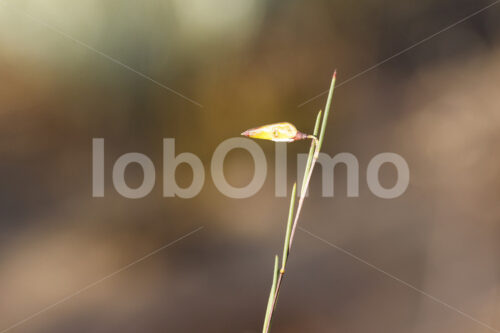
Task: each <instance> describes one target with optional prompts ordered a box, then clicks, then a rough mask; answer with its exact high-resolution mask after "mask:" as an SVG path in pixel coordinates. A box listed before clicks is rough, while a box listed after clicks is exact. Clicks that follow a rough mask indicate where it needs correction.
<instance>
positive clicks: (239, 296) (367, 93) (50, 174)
mask: <svg viewBox="0 0 500 333" xmlns="http://www.w3.org/2000/svg"><path fill="white" fill-rule="evenodd" d="M1 1H2V2H1V3H0V77H1V79H0V180H1V182H0V331H2V330H5V329H7V328H9V327H11V325H15V324H16V323H19V322H20V321H21V320H23V319H25V318H26V317H29V316H30V315H32V314H34V313H37V312H38V311H40V310H42V309H45V308H46V307H47V306H50V305H51V304H54V303H55V302H58V301H59V300H61V299H64V298H65V297H66V296H68V295H71V294H73V293H74V292H76V291H78V290H80V289H81V288H84V287H86V286H88V285H89V284H91V283H93V282H95V281H98V280H99V279H101V278H102V277H104V276H107V275H108V274H110V273H113V272H114V271H116V270H117V269H119V268H121V267H123V266H125V265H128V264H130V263H131V262H133V261H135V260H137V259H138V258H141V257H142V256H144V255H145V254H148V253H150V252H151V251H153V250H155V249H157V248H159V247H161V246H163V245H165V244H167V243H169V242H171V241H173V240H175V239H177V238H178V237H181V236H183V235H185V234H187V233H189V232H191V231H192V230H194V229H196V228H198V227H202V226H203V227H204V229H203V230H201V231H199V232H197V233H195V234H193V235H191V236H190V237H187V238H186V239H183V240H182V241H180V242H178V243H176V244H174V245H172V246H171V247H169V248H167V249H165V250H164V251H162V252H159V253H157V254H156V255H154V256H152V257H150V258H148V259H147V260H144V261H143V262H140V263H138V264H137V265H134V266H133V267H130V268H129V269H128V270H126V271H123V272H121V273H120V274H117V275H115V276H113V277H111V278H109V279H107V280H105V281H102V282H101V283H98V284H96V285H95V286H93V287H92V288H90V289H88V290H85V291H84V292H82V293H80V294H78V295H76V296H75V297H73V298H71V299H69V300H67V301H66V302H64V303H62V304H59V305H58V306H55V307H53V308H51V309H49V311H46V312H44V313H41V314H39V315H38V316H36V317H34V318H32V319H30V320H29V321H26V322H24V323H22V325H19V326H17V327H15V328H13V329H12V330H10V331H12V332H242V333H250V332H260V330H261V324H262V320H263V315H264V310H265V305H266V301H267V296H268V291H269V286H270V283H271V270H272V261H273V255H274V254H275V253H280V252H281V248H282V238H283V233H284V223H285V218H286V214H287V209H288V199H286V198H275V196H274V176H273V175H274V168H273V163H274V145H273V144H272V143H269V142H258V143H259V145H260V146H261V147H262V148H263V149H264V151H265V152H266V155H267V157H268V167H269V177H268V180H267V182H266V184H265V186H264V188H263V189H262V190H261V191H260V192H259V194H258V195H256V196H254V197H251V198H249V199H242V200H235V199H230V198H227V197H225V196H224V195H222V194H221V193H220V192H218V191H217V189H216V188H215V186H214V185H213V183H212V181H211V177H210V168H209V166H210V159H211V156H212V153H213V151H214V150H215V148H216V147H217V145H218V144H219V143H220V142H222V141H223V140H225V139H227V138H230V137H234V136H238V135H239V133H240V132H241V131H243V130H245V129H247V128H250V127H254V126H256V125H260V124H265V123H270V122H275V121H284V120H286V121H291V122H293V123H294V124H296V125H297V126H298V127H299V128H300V129H303V130H304V131H310V130H311V127H312V125H313V123H314V118H315V115H316V112H317V111H318V110H319V109H320V108H322V107H323V106H324V102H325V96H322V97H321V98H318V99H316V100H314V101H312V102H310V103H308V104H306V105H304V106H302V107H300V108H298V107H297V105H299V104H301V103H302V102H304V101H306V100H308V99H309V98H311V97H313V96H315V95H316V94H318V93H320V92H322V91H324V90H326V89H327V88H328V85H329V80H330V75H331V73H332V71H333V69H334V68H337V69H338V70H339V78H338V82H339V83H341V82H343V81H345V80H347V79H349V78H350V77H352V76H354V75H355V74H357V73H359V72H361V71H363V70H365V69H366V68H369V67H370V66H372V65H374V64H376V63H378V62H380V61H382V60H384V59H386V58H388V57H390V56H392V55H394V54H395V53H397V52H398V51H400V50H402V49H405V48H406V47H408V46H411V45H413V44H414V43H416V42H418V41H420V40H422V39H423V38H425V37H427V36H429V35H431V34H433V33H436V32H437V31H439V30H441V29H443V28H445V27H447V26H449V25H450V24H452V23H455V22H457V21H458V20H460V19H462V18H463V17H466V16H467V15H469V14H471V13H473V12H475V11H477V10H479V9H481V8H483V7H485V6H487V5H488V4H489V3H490V2H489V1H479V0H476V1H470V0H469V1H465V0H464V1H462V0H460V1H458V0H455V1H451V0H442V1H419V2H415V1H394V0H390V1H366V0H363V1H358V2H347V1H279V0H274V1H264V0H255V1H242V0H236V1H235V0H214V1H204V0H189V1H186V0H172V1H153V0H145V1H129V2H126V1H114V0H113V1H95V0H94V1H83V2H68V1H62V0H49V1H40V0H37V1H35V0H31V1H28V0H26V1H23V0H17V1H12V0H1ZM499 46H500V4H499V5H497V6H493V7H491V8H490V9H488V10H486V11H484V12H482V13H479V14H478V15H476V16H474V17H472V18H470V19H468V20H467V21H465V22H463V23H461V24H459V25H457V26H455V27H453V28H452V29H450V30H448V31H445V32H443V33H442V34H440V35H438V36H436V37H435V38H432V39H430V40H429V41H427V42H425V43H423V44H421V45H419V46H417V47H415V48H413V49H412V50H409V51H408V52H406V53H404V54H401V55H399V56H398V57H396V58H394V59H392V60H390V61H388V62H387V63H385V64H383V65H382V66H379V67H377V68H376V69H374V70H372V71H370V72H368V73H366V74H365V75H363V76H360V77H358V78H356V79H354V80H352V81H350V82H349V83H346V84H345V85H342V86H341V87H339V88H338V89H337V90H336V94H335V98H334V108H333V112H332V114H331V117H330V122H329V126H328V132H327V136H326V140H325V144H324V146H323V151H324V152H326V153H328V154H330V155H332V156H333V155H335V154H336V153H339V152H351V153H353V154H355V155H356V156H357V158H358V159H359V161H360V176H361V181H360V197H359V198H347V196H346V191H345V186H346V181H345V179H346V174H345V168H343V167H342V166H340V167H339V168H337V169H336V172H335V179H336V183H335V197H334V198H321V187H320V184H321V179H320V172H319V171H318V170H317V172H316V174H315V177H313V181H312V187H311V196H310V197H309V199H308V200H307V201H306V204H305V207H304V211H303V216H302V218H301V226H303V227H304V228H306V229H307V230H309V231H310V232H312V233H315V234H316V235H319V236H320V237H322V238H324V239H325V240H327V241H329V242H332V243H334V244H336V245H338V246H341V247H342V248H344V249H346V250H348V251H350V252H352V253H353V254H355V255H357V256H359V257H360V258H362V259H363V260H366V261H367V262H369V263H371V264H373V265H375V266H377V267H379V268H380V269H382V270H384V271H386V272H388V273H390V274H392V275H394V276H395V277H397V278H399V279H401V280H403V281H405V282H407V283H409V284H411V285H413V286H415V287H416V288H418V289H421V290H423V291H425V292H426V293H428V294H430V295H432V296H433V297H436V298H437V299H439V300H441V301H443V302H446V303H447V304H449V305H451V306H453V307H455V308H457V309H459V310H460V311H463V313H465V314H467V315H470V316H472V317H473V318H475V319H476V320H478V321H481V322H483V323H484V324H486V325H489V326H491V327H495V328H496V329H498V330H500V287H499V286H500V284H499V283H500V276H499V273H500V272H499V268H500V265H499V260H498V253H499V250H500V230H499V223H500V206H499V204H498V202H499V199H500V172H499V162H500V156H499V154H498V152H499V151H498V147H499V145H500V95H499V93H498V89H499V87H500V48H499ZM92 49H94V50H92ZM99 52H102V54H99ZM103 54H105V55H107V56H109V57H112V58H113V59H116V60H117V61H120V62H122V63H123V64H126V65H127V66H130V67H131V68H133V69H134V70H137V71H139V72H141V73H144V74H145V75H147V76H149V77H151V78H153V79H154V80H157V81H158V82H161V83H162V84H164V85H166V86H168V87H170V88H172V89H175V90H176V91H179V92H181V93H182V94H185V95H186V96H188V97H189V98H191V99H193V100H195V101H197V102H199V103H201V104H202V105H203V108H199V107H198V106H196V105H194V104H193V103H190V102H189V101H187V100H185V99H182V98H181V97H179V96H177V95H175V94H173V93H171V92H169V91H167V90H166V89H163V88H161V87H159V86H158V85H156V84H155V83H153V82H151V81H148V80H147V79H145V78H144V77H141V76H140V75H137V74H136V73H134V72H132V71H130V70H128V69H126V68H124V67H123V66H121V65H120V64H118V63H116V62H113V61H111V60H110V59H109V58H107V57H106V56H103ZM94 137H102V138H104V139H105V151H106V194H105V197H104V198H92V188H91V184H92V174H91V171H92V170H91V157H92V151H91V148H92V145H91V143H92V138H94ZM166 137H170V138H175V139H176V151H177V152H178V153H180V152H185V151H188V152H193V153H195V154H196V155H197V156H199V157H200V158H201V159H202V161H203V163H204V165H205V171H206V181H205V186H204V188H203V190H202V192H201V193H200V194H199V195H198V196H197V197H196V198H194V199H189V200H183V199H178V198H175V199H172V198H163V197H162V188H161V181H162V174H161V165H162V139H163V138H166ZM307 149H308V148H307V144H306V143H296V144H293V145H289V147H288V155H289V164H288V169H289V170H288V179H289V183H290V184H291V183H292V182H293V181H294V180H295V170H296V164H295V163H296V162H295V161H296V160H295V157H296V154H297V153H303V152H306V151H307ZM133 151H137V152H141V153H144V154H146V155H148V156H149V157H150V158H151V159H152V160H153V162H154V164H155V166H156V169H157V184H156V186H155V189H154V190H153V192H152V193H151V194H149V195H148V196H147V197H145V198H143V199H138V200H130V199H126V198H124V197H122V196H120V195H119V194H117V193H116V191H115V190H114V188H113V185H112V183H111V168H112V164H113V163H114V161H115V160H116V159H117V158H118V157H119V156H120V155H122V154H124V153H127V152H133ZM386 151H390V152H395V153H398V154H400V155H402V156H403V157H404V158H405V159H406V161H407V162H408V164H409V166H410V172H411V183H410V186H409V188H408V190H407V192H406V193H405V194H404V195H403V196H402V197H400V198H397V199H393V200H384V199H380V198H377V197H375V196H374V195H373V194H372V193H371V192H370V191H369V190H368V188H367V185H366V181H365V174H366V166H367V163H368V162H369V161H370V159H371V158H372V157H373V156H374V155H376V154H378V153H381V152H386ZM225 171H226V176H227V177H228V180H229V181H230V182H231V184H233V185H235V186H244V185H245V184H247V183H248V181H249V180H250V179H251V177H252V174H253V165H252V161H251V159H250V157H249V156H248V155H247V154H246V153H245V152H243V151H234V152H232V153H230V154H229V155H228V157H227V160H226V168H225ZM126 175H127V181H128V184H129V185H130V186H134V184H135V185H138V184H140V182H141V180H142V172H141V170H140V169H139V168H135V167H134V166H131V167H130V168H129V169H128V170H127V174H126ZM177 178H178V182H179V184H181V185H182V184H183V185H186V184H189V182H190V179H191V174H190V169H189V168H188V167H187V166H181V167H179V169H178V171H177ZM381 178H383V183H384V184H388V185H390V184H392V183H393V182H394V179H395V174H394V170H393V169H391V168H386V169H382V172H381ZM489 331H492V330H488V328H486V327H484V326H482V325H481V324H479V323H477V322H475V321H474V320H472V319H470V318H467V317H466V316H464V315H463V314H460V313H458V312H457V311H454V310H452V309H450V308H448V307H446V306H444V305H443V304H440V303H439V302H436V301H435V300H433V299H431V298H430V297H427V296H425V295H423V294H421V293H419V292H416V291H415V290H412V289H411V288H409V287H408V286H405V285H404V284H402V283H400V282H397V281H395V280H394V279H391V278H389V277H388V276H386V275H384V274H382V273H381V272H379V271H377V270H374V269H373V268H372V267H369V266H368V265H365V264H363V263H361V262H359V261H356V260H354V259H353V258H352V257H349V256H347V255H345V254H344V253H342V252H340V251H338V250H336V249H335V248H332V247H330V246H328V245H327V244H325V243H322V242H320V241H318V240H317V239H315V238H313V237H311V236H310V235H308V234H306V233H304V232H298V234H297V238H296V241H295V243H294V249H293V252H292V254H291V257H290V262H289V269H288V275H287V277H286V280H285V282H284V286H283V289H282V292H281V295H280V302H279V305H278V309H277V313H276V316H275V319H274V322H273V332H351V333H354V332H372V333H374V332H464V333H471V332H473V333H474V332H478V333H479V332H481V333H483V332H489Z"/></svg>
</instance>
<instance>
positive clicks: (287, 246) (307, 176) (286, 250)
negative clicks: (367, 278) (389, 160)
mask: <svg viewBox="0 0 500 333" xmlns="http://www.w3.org/2000/svg"><path fill="white" fill-rule="evenodd" d="M335 80H336V71H335V72H334V73H333V77H332V82H331V85H330V90H329V92H328V99H327V102H326V107H325V112H324V114H323V119H322V120H321V121H320V119H321V111H320V112H319V113H318V116H317V117H316V123H315V125H314V133H313V135H309V136H308V138H309V139H312V142H311V148H310V149H309V156H308V158H307V164H306V168H305V171H304V178H303V181H302V185H301V188H300V196H299V203H298V205H297V211H296V213H295V218H293V211H294V206H295V196H296V190H297V184H296V183H295V184H294V186H293V190H292V197H291V199H290V208H289V213H288V221H287V228H286V234H285V243H284V247H283V258H282V264H281V269H280V270H279V274H278V256H276V260H275V269H274V275H273V284H272V287H271V293H270V295H269V301H268V304H267V309H266V316H265V320H264V327H263V329H262V332H263V333H268V332H269V329H270V326H271V321H272V317H273V314H274V309H275V308H276V304H277V302H278V295H279V292H280V289H281V285H282V281H283V277H284V275H285V268H286V264H287V262H288V256H289V254H290V250H291V248H292V242H293V238H294V236H295V230H296V228H297V224H298V221H299V217H300V212H301V210H302V205H303V203H304V198H305V196H306V193H307V189H308V187H309V182H310V181H311V175H312V173H313V170H314V166H315V165H316V161H317V160H318V157H319V152H320V150H321V145H322V144H323V139H324V136H325V132H326V123H327V120H328V114H329V113H330V106H331V103H332V97H333V91H334V88H335ZM320 123H321V132H320V134H319V138H317V135H318V130H319V125H320ZM292 220H293V224H292Z"/></svg>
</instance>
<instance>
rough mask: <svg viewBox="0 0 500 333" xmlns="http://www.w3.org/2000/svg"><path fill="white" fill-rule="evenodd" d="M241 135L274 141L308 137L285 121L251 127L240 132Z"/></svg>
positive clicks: (289, 140)
mask: <svg viewBox="0 0 500 333" xmlns="http://www.w3.org/2000/svg"><path fill="white" fill-rule="evenodd" d="M241 135H244V136H247V137H249V138H254V139H263V140H272V141H275V142H293V141H297V140H304V139H307V138H309V137H310V136H309V135H307V134H305V133H302V132H300V131H298V130H297V128H295V126H293V125H292V124H290V123H286V122H283V123H276V124H270V125H264V126H260V127H256V128H251V129H249V130H246V131H245V132H243V133H241Z"/></svg>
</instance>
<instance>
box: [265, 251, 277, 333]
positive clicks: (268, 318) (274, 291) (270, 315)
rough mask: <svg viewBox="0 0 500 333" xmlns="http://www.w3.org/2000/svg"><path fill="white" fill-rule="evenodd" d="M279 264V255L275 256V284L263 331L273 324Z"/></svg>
mask: <svg viewBox="0 0 500 333" xmlns="http://www.w3.org/2000/svg"><path fill="white" fill-rule="evenodd" d="M278 264H279V258H278V256H275V257H274V273H273V284H272V285H271V292H270V293H269V300H268V301H267V309H266V317H265V319H264V328H263V329H262V332H263V333H267V332H269V328H270V326H271V318H272V315H273V311H272V310H273V306H274V295H275V294H276V286H277V284H278Z"/></svg>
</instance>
